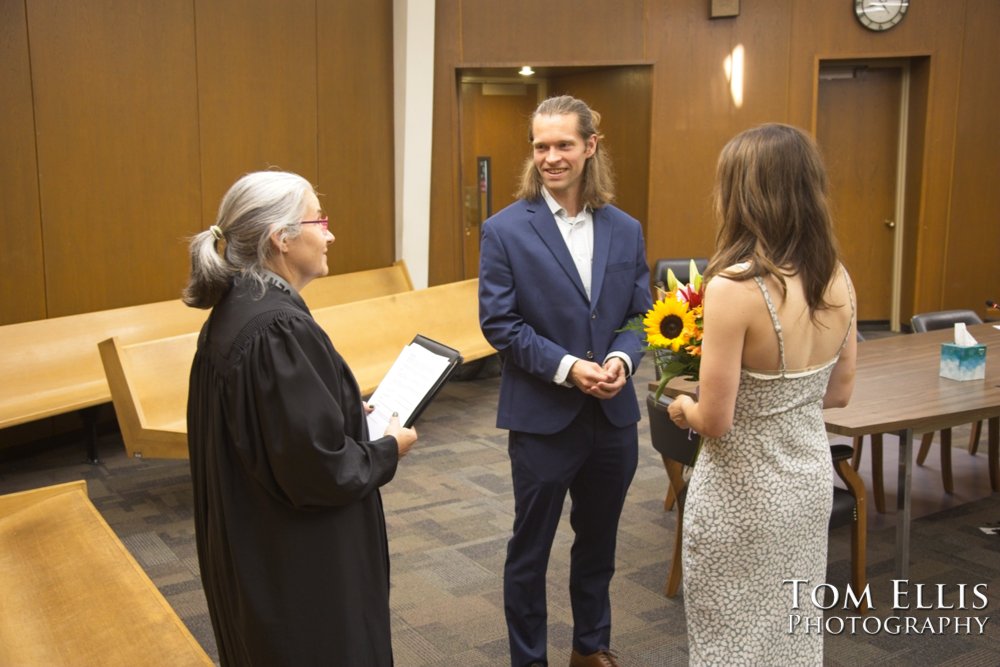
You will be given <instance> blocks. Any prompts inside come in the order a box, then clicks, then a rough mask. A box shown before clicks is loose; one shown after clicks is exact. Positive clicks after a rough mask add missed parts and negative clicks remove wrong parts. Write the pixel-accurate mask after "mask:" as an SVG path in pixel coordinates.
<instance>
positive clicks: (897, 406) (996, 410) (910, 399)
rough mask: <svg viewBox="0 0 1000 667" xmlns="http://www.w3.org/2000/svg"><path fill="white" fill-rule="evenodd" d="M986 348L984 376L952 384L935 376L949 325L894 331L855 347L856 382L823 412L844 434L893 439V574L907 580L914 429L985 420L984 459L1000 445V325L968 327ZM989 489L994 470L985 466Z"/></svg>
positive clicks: (830, 424) (835, 430)
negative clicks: (844, 398) (844, 400)
mask: <svg viewBox="0 0 1000 667" xmlns="http://www.w3.org/2000/svg"><path fill="white" fill-rule="evenodd" d="M969 332H970V333H971V334H972V335H973V336H974V337H975V338H976V340H977V341H978V342H980V343H985V344H986V346H987V357H986V378H985V379H984V380H971V381H965V382H958V381H955V380H948V379H945V378H942V377H940V376H939V375H938V371H939V361H940V354H941V343H946V342H951V341H952V340H953V339H954V335H953V333H952V330H951V329H946V330H941V331H931V332H928V333H922V334H909V335H905V336H892V337H888V338H880V339H875V340H870V341H866V342H864V343H862V344H860V345H858V370H857V382H856V384H855V387H854V395H853V396H852V397H851V402H850V405H848V406H847V407H846V408H831V409H829V410H826V411H824V420H825V421H826V428H827V430H828V431H829V432H831V433H836V434H838V435H845V436H848V437H854V436H863V435H872V434H876V433H896V434H898V436H899V447H900V450H899V466H898V474H899V483H898V486H897V494H896V507H897V514H896V574H897V576H898V578H900V579H905V578H907V573H908V571H909V565H910V563H909V555H910V554H909V552H910V485H911V471H912V467H913V461H912V459H913V456H912V451H913V433H914V431H916V432H918V433H921V432H927V431H939V430H941V429H942V428H948V427H955V426H960V425H962V424H969V423H972V422H976V421H979V420H981V419H988V420H990V421H989V448H990V460H991V461H996V458H997V455H996V450H997V448H998V446H1000V428H998V425H1000V421H998V419H997V418H998V417H1000V330H997V329H996V328H994V327H993V325H991V324H979V325H975V326H971V327H969ZM989 474H990V486H991V488H992V489H993V490H994V491H996V490H997V488H998V471H997V469H996V466H994V465H992V464H991V465H990V471H989Z"/></svg>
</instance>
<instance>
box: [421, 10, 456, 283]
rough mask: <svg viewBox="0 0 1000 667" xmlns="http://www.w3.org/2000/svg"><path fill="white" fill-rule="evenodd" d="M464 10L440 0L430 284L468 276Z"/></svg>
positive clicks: (436, 40) (436, 33) (436, 32)
mask: <svg viewBox="0 0 1000 667" xmlns="http://www.w3.org/2000/svg"><path fill="white" fill-rule="evenodd" d="M461 13H462V0H437V2H436V4H435V22H434V112H433V114H434V115H433V132H434V138H433V141H432V146H431V229H430V250H429V252H430V261H429V267H428V283H429V284H430V285H440V284H442V283H447V282H453V281H457V280H462V278H463V277H464V268H463V266H462V253H463V243H462V239H463V237H462V234H463V230H462V193H461V190H460V188H459V181H460V173H459V169H460V165H461V145H460V142H459V109H458V77H457V74H456V71H457V70H456V68H457V67H458V64H459V60H460V58H461V53H462V34H461V31H460V27H459V26H460V15H461Z"/></svg>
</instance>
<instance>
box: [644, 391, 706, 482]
mask: <svg viewBox="0 0 1000 667" xmlns="http://www.w3.org/2000/svg"><path fill="white" fill-rule="evenodd" d="M672 402H673V399H671V398H668V397H666V396H660V398H659V400H657V399H656V398H655V397H654V394H653V393H652V392H650V393H649V394H648V395H647V396H646V409H647V410H648V411H649V436H650V439H651V440H652V442H653V449H655V450H656V451H658V452H659V453H660V454H661V455H663V456H665V457H666V458H668V459H673V460H674V461H677V462H678V463H682V464H684V465H686V466H689V465H694V460H695V458H696V457H697V455H698V438H699V436H698V434H697V433H693V432H692V431H691V430H690V429H686V428H679V427H678V426H677V425H676V424H674V423H673V422H672V421H670V415H669V414H668V413H667V407H668V406H669V405H670V403H672Z"/></svg>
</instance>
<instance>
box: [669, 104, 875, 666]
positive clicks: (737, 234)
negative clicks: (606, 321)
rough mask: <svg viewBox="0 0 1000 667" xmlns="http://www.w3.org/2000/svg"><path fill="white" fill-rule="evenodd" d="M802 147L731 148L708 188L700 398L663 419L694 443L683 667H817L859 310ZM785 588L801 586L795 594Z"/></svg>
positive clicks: (760, 134) (765, 136)
mask: <svg viewBox="0 0 1000 667" xmlns="http://www.w3.org/2000/svg"><path fill="white" fill-rule="evenodd" d="M826 183H827V180H826V174H825V170H824V167H823V162H822V159H821V157H820V155H819V151H818V149H817V147H816V144H815V143H814V142H813V140H812V139H811V138H810V137H808V136H807V135H806V134H805V133H804V132H802V131H801V130H798V129H796V128H793V127H789V126H787V125H779V124H767V125H762V126H760V127H757V128H753V129H751V130H747V131H745V132H743V133H741V134H739V135H737V136H736V137H735V138H734V139H733V140H732V141H730V142H729V144H727V145H726V147H725V148H724V149H723V151H722V154H721V155H720V157H719V163H718V169H717V174H716V188H715V207H716V214H717V217H718V218H719V221H720V229H719V232H718V237H717V247H716V254H715V256H714V257H713V259H712V261H711V263H710V264H709V266H708V269H707V270H706V277H707V279H708V281H709V282H708V285H707V288H706V295H705V302H704V303H705V310H704V325H705V334H704V342H703V347H702V355H703V357H702V363H701V375H700V377H701V379H700V386H699V398H698V400H693V399H691V398H689V397H681V398H679V399H678V400H676V401H674V403H673V404H672V405H671V407H670V416H671V418H672V419H673V420H674V422H675V423H676V424H678V425H679V426H681V427H690V428H693V429H694V430H696V431H698V432H699V433H701V434H702V436H703V445H702V452H701V455H700V457H699V459H698V464H697V466H696V467H695V470H694V474H693V476H692V479H691V483H690V485H689V487H688V495H687V504H686V506H685V517H684V524H685V525H684V544H683V555H682V559H683V566H684V596H685V611H686V614H687V623H688V639H689V646H690V652H691V663H692V664H694V665H702V664H706V665H714V664H726V665H737V664H745V665H821V664H822V659H823V657H822V656H823V637H822V635H821V634H819V633H818V632H816V631H814V632H812V633H810V634H807V633H805V631H804V628H801V627H800V628H799V629H797V630H796V631H795V632H790V627H789V623H790V615H792V614H801V615H803V616H812V617H819V618H820V619H822V615H823V614H822V610H820V609H817V608H816V607H815V606H814V605H813V603H812V601H811V600H810V594H811V593H812V590H813V588H814V587H816V586H817V585H819V584H821V583H823V582H824V581H825V576H826V555H827V554H826V549H827V531H828V522H829V516H830V506H831V499H832V495H833V479H832V465H831V463H830V450H829V440H828V438H827V435H826V429H825V427H824V423H823V414H822V411H823V408H827V407H840V406H844V405H846V404H847V401H848V399H849V398H850V396H851V392H852V390H853V387H854V369H855V358H856V353H857V347H856V346H857V343H856V336H855V327H856V322H855V300H854V292H853V288H852V287H851V282H850V278H849V277H848V275H847V271H846V270H845V269H844V268H843V266H842V265H841V264H840V262H839V260H838V258H837V248H836V241H835V239H834V235H833V228H832V224H831V220H830V213H829V210H828V206H827V185H826ZM790 580H799V581H805V582H807V583H804V584H802V585H800V586H798V587H797V588H798V589H799V596H798V597H796V596H795V587H793V585H792V584H791V583H789V582H790Z"/></svg>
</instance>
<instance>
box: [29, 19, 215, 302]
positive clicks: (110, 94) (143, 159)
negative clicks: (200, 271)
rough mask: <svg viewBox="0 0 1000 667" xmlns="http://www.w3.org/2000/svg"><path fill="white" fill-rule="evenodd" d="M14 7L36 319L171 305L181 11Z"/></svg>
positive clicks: (185, 126) (187, 110)
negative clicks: (40, 293) (35, 218)
mask: <svg viewBox="0 0 1000 667" xmlns="http://www.w3.org/2000/svg"><path fill="white" fill-rule="evenodd" d="M27 8H28V30H29V35H30V36H31V39H30V44H31V66H32V81H33V86H34V99H35V122H36V126H37V133H38V134H37V136H38V173H39V188H40V200H41V216H42V232H43V243H44V248H45V273H46V292H47V295H46V299H47V303H48V316H49V317H54V316H59V315H69V314H73V313H79V312H86V311H92V310H100V309H105V308H113V307H117V306H126V305H131V304H135V303H141V302H146V301H157V300H162V299H168V298H171V297H176V296H177V294H178V292H179V290H180V288H181V287H182V286H183V281H184V278H185V277H186V274H187V266H188V261H187V252H186V249H185V248H184V244H183V242H182V240H181V239H182V238H183V236H184V235H185V234H186V233H187V231H188V230H189V229H190V223H191V220H192V219H195V218H197V216H198V200H199V199H198V198H199V191H198V182H197V174H198V136H197V127H198V122H197V116H196V110H197V107H196V95H195V81H196V70H195V63H194V52H193V45H194V34H193V30H192V26H193V25H194V20H193V16H192V10H193V7H192V5H191V3H185V2H176V1H175V2H158V3H131V2H121V1H117V0H93V1H92V2H87V3H65V2H59V1H58V0H30V1H29V2H28V3H27Z"/></svg>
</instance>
